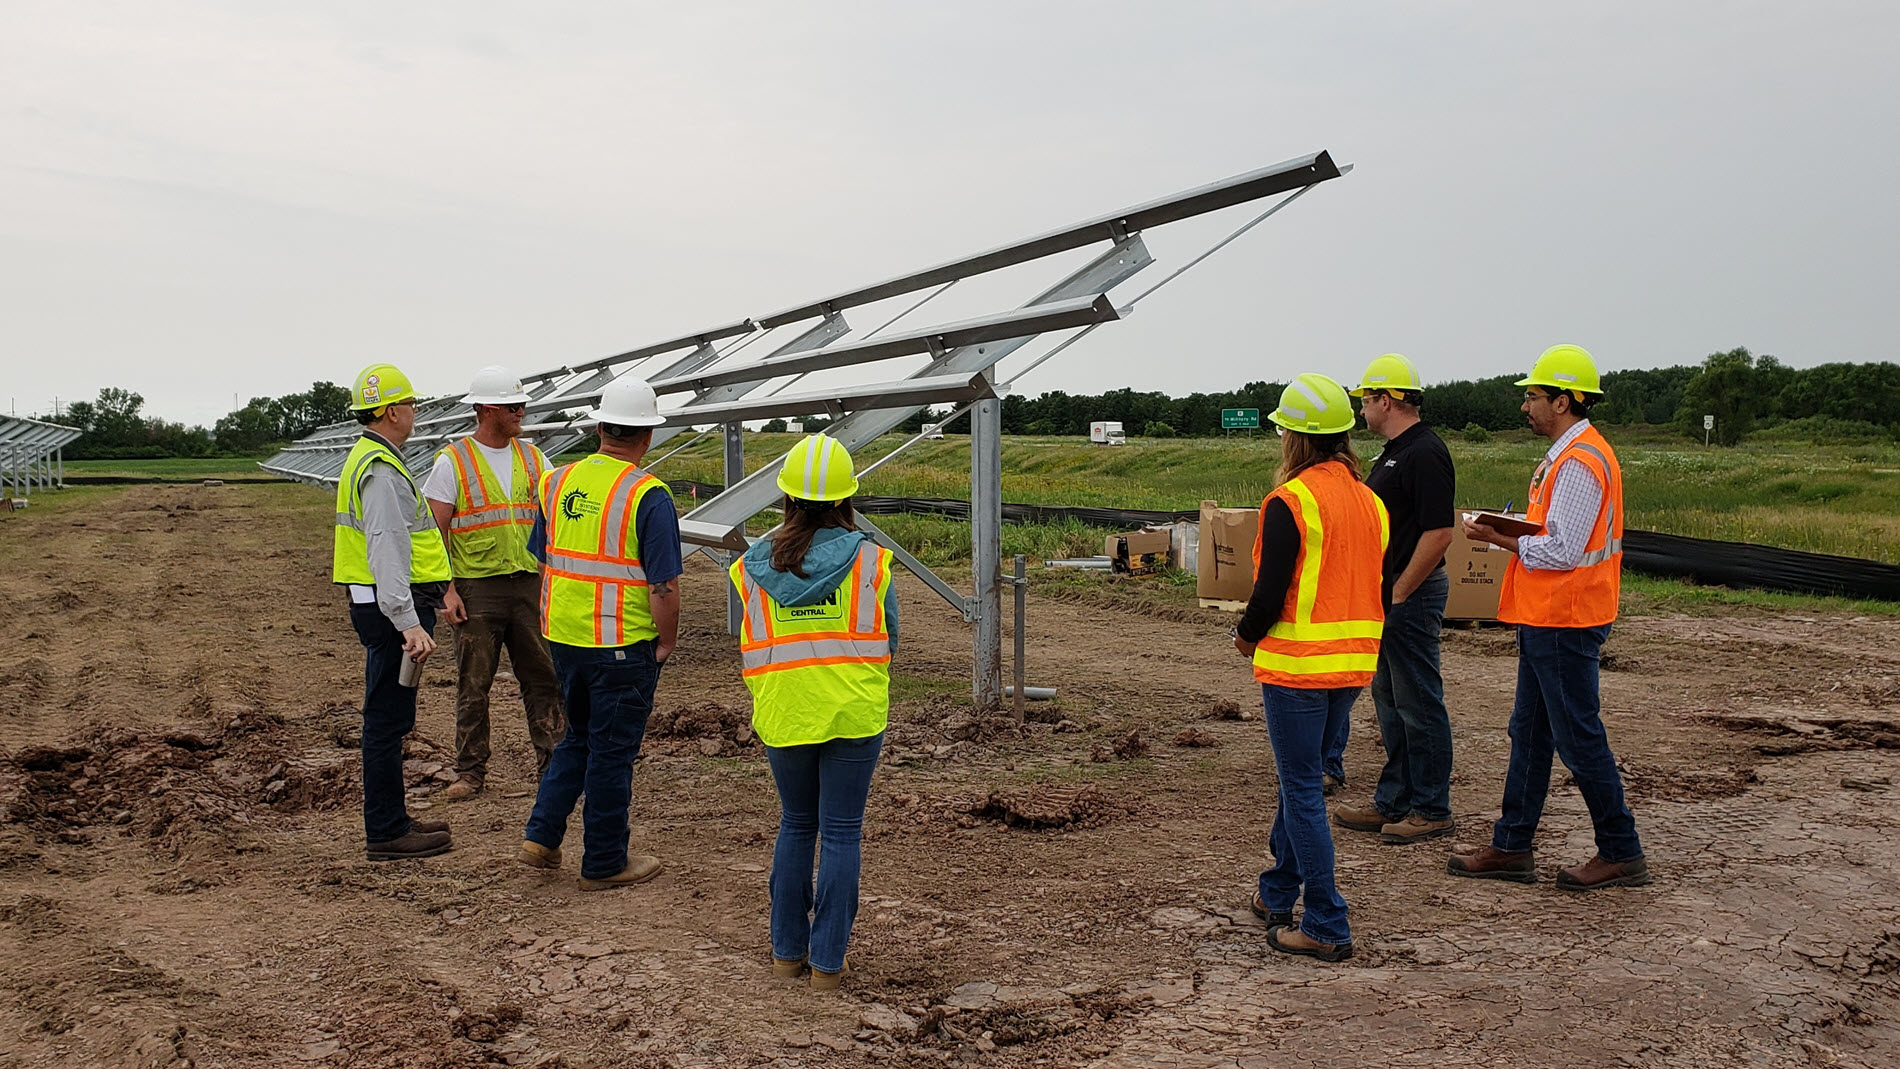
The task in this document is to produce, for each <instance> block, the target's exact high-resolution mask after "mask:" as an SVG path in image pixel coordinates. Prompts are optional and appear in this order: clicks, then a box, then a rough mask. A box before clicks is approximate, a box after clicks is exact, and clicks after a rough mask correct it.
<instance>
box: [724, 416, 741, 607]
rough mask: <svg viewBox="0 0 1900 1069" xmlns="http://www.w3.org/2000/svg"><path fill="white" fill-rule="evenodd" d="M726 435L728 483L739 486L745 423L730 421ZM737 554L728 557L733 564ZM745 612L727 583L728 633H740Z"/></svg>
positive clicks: (726, 427) (725, 428) (735, 593)
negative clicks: (741, 620)
mask: <svg viewBox="0 0 1900 1069" xmlns="http://www.w3.org/2000/svg"><path fill="white" fill-rule="evenodd" d="M721 429H722V430H723V431H724V432H725V437H726V485H727V486H737V485H739V480H741V479H743V478H745V424H743V423H728V424H725V425H724V427H722V428H721ZM737 559H738V558H737V556H736V551H735V556H732V557H729V558H727V561H726V563H727V564H731V563H732V561H734V560H737ZM744 612H745V606H743V605H741V604H739V592H738V591H737V590H735V589H734V588H733V585H732V584H731V583H727V584H726V634H728V635H737V634H738V633H739V618H740V616H741V614H743V613H744Z"/></svg>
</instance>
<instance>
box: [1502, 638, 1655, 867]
mask: <svg viewBox="0 0 1900 1069" xmlns="http://www.w3.org/2000/svg"><path fill="white" fill-rule="evenodd" d="M1609 637H1610V627H1609V625H1608V624H1605V625H1603V626H1602V627H1525V626H1523V625H1519V626H1518V629H1517V654H1518V656H1517V704H1516V706H1515V707H1513V708H1512V710H1511V763H1510V766H1509V767H1508V769H1507V770H1506V772H1505V775H1504V815H1503V816H1502V817H1500V818H1498V823H1497V827H1496V828H1495V829H1494V830H1493V831H1492V834H1491V845H1492V846H1494V847H1496V848H1497V849H1499V850H1509V851H1513V852H1516V851H1523V850H1529V849H1530V848H1531V841H1532V839H1533V838H1534V837H1535V836H1536V834H1537V822H1538V820H1539V819H1540V818H1542V817H1543V815H1544V798H1545V796H1546V795H1547V794H1549V793H1550V758H1551V754H1552V753H1553V752H1555V753H1556V754H1557V756H1559V757H1562V758H1563V760H1564V764H1565V765H1566V766H1567V767H1568V768H1569V769H1570V774H1571V776H1572V777H1573V778H1574V779H1575V780H1576V783H1577V791H1578V792H1579V793H1581V794H1582V795H1583V803H1584V805H1586V806H1588V807H1589V809H1590V821H1591V823H1592V824H1594V825H1596V833H1597V835H1596V838H1597V853H1598V854H1600V855H1602V857H1603V860H1605V861H1634V860H1635V859H1637V858H1639V857H1642V856H1643V844H1642V843H1641V842H1639V841H1638V840H1637V838H1636V818H1635V817H1633V816H1631V815H1630V810H1629V806H1627V805H1625V804H1624V802H1623V777H1622V776H1621V775H1619V774H1618V773H1617V771H1616V755H1615V754H1613V753H1611V752H1610V739H1609V736H1608V735H1606V734H1605V733H1604V731H1603V717H1602V709H1601V706H1600V705H1599V703H1598V699H1597V653H1598V651H1599V650H1601V649H1602V648H1603V640H1604V639H1606V638H1609Z"/></svg>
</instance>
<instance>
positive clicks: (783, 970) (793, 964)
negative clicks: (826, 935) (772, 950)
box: [772, 957, 807, 980]
mask: <svg viewBox="0 0 1900 1069" xmlns="http://www.w3.org/2000/svg"><path fill="white" fill-rule="evenodd" d="M806 960H807V959H805V958H794V959H792V960H790V961H787V960H785V959H784V958H779V957H775V958H773V959H772V975H773V976H776V977H778V978H779V979H781V980H796V979H798V978H799V977H801V976H803V975H805V962H806Z"/></svg>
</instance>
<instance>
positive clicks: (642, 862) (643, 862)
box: [581, 854, 664, 891]
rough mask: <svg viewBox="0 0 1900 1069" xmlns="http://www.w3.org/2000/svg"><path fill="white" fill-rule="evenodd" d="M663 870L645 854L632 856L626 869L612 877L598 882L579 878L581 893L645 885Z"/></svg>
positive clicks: (656, 860) (656, 859)
mask: <svg viewBox="0 0 1900 1069" xmlns="http://www.w3.org/2000/svg"><path fill="white" fill-rule="evenodd" d="M663 868H664V866H662V865H661V864H660V859H659V858H657V857H649V856H647V855H646V854H634V855H633V856H631V857H629V858H627V867H626V868H624V869H621V870H620V871H619V872H617V873H615V874H613V875H612V876H608V877H605V878H603V879H598V880H590V879H588V878H587V877H585V876H582V877H581V890H583V891H611V890H613V889H614V888H616V887H631V886H633V885H634V884H636V883H645V882H647V881H648V880H650V879H652V878H653V877H655V876H658V875H659V874H660V872H661V870H662V869H663Z"/></svg>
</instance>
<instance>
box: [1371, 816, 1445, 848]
mask: <svg viewBox="0 0 1900 1069" xmlns="http://www.w3.org/2000/svg"><path fill="white" fill-rule="evenodd" d="M1457 827H1458V824H1457V822H1456V821H1453V820H1452V819H1451V818H1450V817H1446V818H1445V819H1444V820H1427V819H1425V818H1424V817H1421V816H1419V815H1418V814H1417V813H1407V814H1406V815H1405V819H1404V820H1395V821H1393V822H1392V823H1390V824H1387V825H1386V826H1385V827H1383V828H1380V829H1379V841H1380V842H1386V843H1397V844H1399V845H1400V846H1404V845H1405V844H1407V843H1417V842H1423V841H1425V840H1426V839H1436V838H1438V837H1439V836H1440V835H1450V834H1451V833H1452V832H1453V831H1454V830H1456V829H1457Z"/></svg>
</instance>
